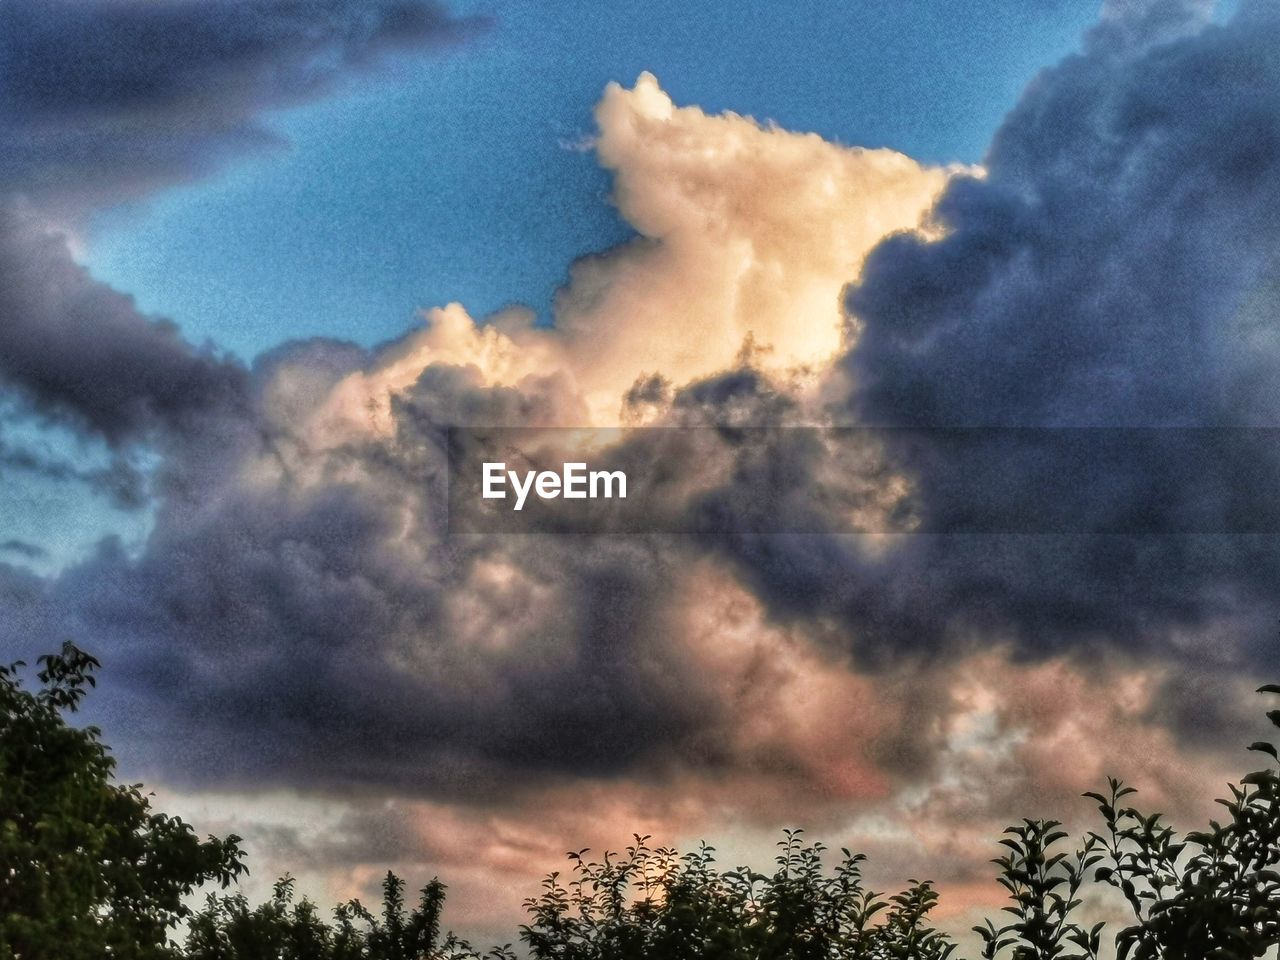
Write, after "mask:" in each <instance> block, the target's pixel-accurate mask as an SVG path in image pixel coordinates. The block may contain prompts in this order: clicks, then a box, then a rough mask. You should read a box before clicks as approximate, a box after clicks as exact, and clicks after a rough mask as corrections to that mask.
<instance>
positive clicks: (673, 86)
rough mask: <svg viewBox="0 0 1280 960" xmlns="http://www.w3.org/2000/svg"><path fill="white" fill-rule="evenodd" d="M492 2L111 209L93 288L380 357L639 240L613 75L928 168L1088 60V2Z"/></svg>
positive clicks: (207, 328) (240, 334) (186, 317)
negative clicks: (386, 344)
mask: <svg viewBox="0 0 1280 960" xmlns="http://www.w3.org/2000/svg"><path fill="white" fill-rule="evenodd" d="M959 9H960V8H957V7H956V6H955V5H953V4H947V3H938V2H924V0H869V2H860V3H849V4H835V3H819V2H814V0H805V2H797V3H787V4H774V3H760V2H756V3H745V4H741V3H732V4H730V3H714V4H713V3H698V4H686V3H677V2H671V0H660V2H654V3H647V4H631V5H625V6H624V5H603V4H599V3H592V2H584V0H565V2H557V3H554V4H552V3H535V2H531V0H513V2H507V3H503V2H498V3H485V2H480V0H468V2H466V3H459V4H454V5H453V6H452V7H451V10H453V11H455V12H457V13H460V14H464V13H476V14H488V15H490V16H492V17H493V26H492V29H491V30H489V31H488V32H487V33H486V34H483V35H480V36H478V37H476V38H475V39H474V40H472V41H471V42H470V43H468V44H464V45H463V46H461V47H457V48H452V49H449V50H447V51H445V52H443V53H442V54H440V55H437V56H434V57H426V58H414V59H412V60H411V61H409V62H406V63H403V64H400V65H399V66H398V67H396V68H395V74H396V75H395V76H394V77H392V78H390V82H388V78H387V77H385V76H378V77H372V78H369V79H367V80H365V81H363V82H361V83H359V84H358V85H357V86H355V87H353V88H350V89H348V91H347V93H346V94H345V95H343V96H341V97H339V98H337V99H330V100H325V101H322V102H320V103H318V104H315V105H311V106H307V107H304V108H301V109H294V110H290V111H286V112H280V113H277V114H276V115H274V117H273V118H272V120H271V122H270V123H271V126H272V127H273V128H274V129H275V130H276V131H278V132H279V134H280V135H281V137H282V138H283V139H284V140H285V141H287V145H283V146H282V147H281V148H280V149H278V150H268V151H265V152H262V153H259V154H257V155H255V156H252V157H250V158H247V159H241V160H240V161H239V162H237V163H235V164H234V165H233V166H231V167H230V168H228V169H226V170H225V171H224V172H222V173H221V174H220V175H219V176H217V177H215V178H213V179H211V180H207V181H203V182H199V183H196V184H194V185H184V186H181V187H177V188H172V189H170V190H169V191H168V192H166V193H164V194H161V195H159V196H154V197H151V198H149V199H148V200H147V201H145V203H144V204H142V205H138V206H133V207H126V208H123V209H116V210H114V211H111V212H108V213H106V214H104V215H101V216H100V217H99V219H98V222H97V224H96V228H95V229H94V230H93V231H92V234H91V236H90V242H89V243H88V245H87V248H86V250H85V251H84V253H83V256H84V258H85V260H86V262H87V263H88V264H89V266H90V267H91V269H92V270H93V271H94V273H95V274H96V275H97V276H99V277H101V278H102V279H104V280H106V281H108V282H110V283H111V284H112V285H113V286H115V287H117V288H119V289H122V290H127V291H129V292H131V293H132V294H133V295H135V296H136V297H137V299H138V302H139V304H140V306H141V307H142V308H143V309H144V310H146V311H148V312H153V313H160V314H164V315H167V316H170V317H172V318H173V319H175V320H177V321H178V322H179V323H180V324H181V325H182V327H183V329H184V330H185V331H186V332H187V334H188V336H190V337H192V338H193V339H195V340H197V341H201V340H204V339H206V338H208V339H211V340H213V341H215V342H216V343H218V344H219V345H220V346H222V347H225V348H227V349H230V350H233V351H235V352H236V353H238V354H239V355H241V356H242V357H245V358H249V357H251V356H253V355H254V354H256V353H257V352H258V351H260V350H262V349H264V348H267V347H270V346H273V345H275V344H276V343H279V342H280V341H282V340H285V339H291V338H299V337H308V336H315V335H327V336H335V337H342V338H346V339H352V340H355V341H358V342H360V343H362V344H371V343H375V342H378V341H381V340H385V339H387V338H390V337H393V336H396V335H398V334H399V333H401V332H402V331H403V330H404V329H405V328H406V327H408V326H409V325H411V324H412V323H413V322H414V320H413V313H414V311H415V310H416V309H418V308H420V307H426V306H432V305H437V304H443V303H446V302H450V301H454V300H458V301H461V302H462V303H464V304H465V305H466V306H467V307H468V309H469V310H470V311H471V312H472V313H473V314H474V315H484V314H486V313H489V312H491V311H493V310H495V309H497V308H499V307H501V306H503V305H504V304H507V303H510V302H521V303H527V304H530V305H532V306H533V307H535V308H536V309H537V310H538V311H539V312H540V314H541V315H542V316H543V317H544V318H545V317H546V315H547V314H548V312H549V308H550V303H551V297H552V295H553V292H554V290H555V289H556V287H557V286H559V285H560V284H561V283H563V282H564V280H565V279H566V271H567V267H568V264H569V263H570V261H571V260H572V259H573V258H574V257H577V256H579V255H581V254H584V253H588V252H591V251H595V250H601V249H604V248H607V247H608V246H611V245H613V244H615V243H617V242H618V241H620V240H622V239H624V238H625V237H627V236H628V229H627V226H626V225H625V224H623V223H621V222H620V221H619V220H618V218H617V217H616V215H615V214H614V212H613V210H612V208H611V207H610V206H609V205H608V203H607V195H608V190H609V182H608V177H607V175H606V174H605V173H604V172H603V171H601V170H600V169H599V168H598V166H597V165H596V163H595V159H594V157H593V156H592V155H591V154H590V153H585V152H578V151H574V150H571V149H566V146H565V145H566V144H569V143H573V142H575V141H577V140H579V139H580V138H582V137H583V136H585V135H588V134H589V133H590V132H591V131H592V129H593V125H592V119H591V110H592V107H593V106H594V104H595V102H596V100H597V98H598V97H599V95H600V92H601V91H602V89H603V88H604V86H605V84H606V83H608V82H609V81H612V80H616V81H619V82H622V83H624V84H627V85H630V84H631V83H632V82H633V81H634V80H635V78H636V76H637V75H638V74H639V73H640V72H641V71H643V70H649V71H651V72H653V73H655V74H656V75H657V76H658V78H659V80H660V81H661V82H662V84H663V86H664V88H665V89H667V90H668V91H669V92H670V93H671V94H672V96H673V97H674V99H675V100H676V102H677V103H692V104H698V105H700V106H702V107H703V108H705V109H706V110H708V111H710V112H719V111H722V110H733V111H736V112H739V113H744V114H750V115H752V116H755V117H757V118H760V119H771V120H774V121H776V122H777V123H778V124H780V125H781V126H783V127H785V128H788V129H795V130H806V131H814V132H817V133H820V134H821V135H822V136H824V137H825V138H827V139H831V140H836V141H839V142H843V143H847V144H856V145H862V146H888V147H893V148H895V149H898V150H901V151H903V152H905V153H907V154H909V155H911V156H913V157H915V158H917V159H920V160H924V161H929V162H950V161H962V162H974V161H978V160H980V159H981V157H982V154H983V151H984V149H985V147H986V145H987V143H988V141H989V139H990V136H991V133H992V131H993V130H994V128H995V127H996V125H997V124H998V123H999V121H1000V119H1001V117H1002V116H1003V114H1004V113H1005V112H1006V111H1007V110H1008V109H1009V108H1010V107H1011V106H1012V105H1013V103H1014V102H1015V101H1016V99H1017V96H1018V94H1019V92H1020V91H1021V90H1022V89H1023V88H1024V87H1025V85H1026V83H1027V81H1028V80H1029V79H1030V78H1031V77H1033V76H1034V75H1035V73H1036V72H1037V71H1038V70H1039V69H1040V68H1041V67H1043V66H1045V65H1048V64H1051V63H1053V62H1055V61H1056V60H1058V59H1060V58H1061V57H1062V56H1063V55H1064V54H1065V53H1067V52H1069V51H1071V50H1073V49H1075V48H1076V47H1077V46H1078V43H1079V38H1080V35H1081V33H1082V32H1083V31H1084V30H1085V29H1086V28H1087V27H1088V25H1089V24H1090V23H1091V22H1093V21H1094V19H1095V18H1096V16H1097V9H1098V4H1097V3H1096V0H1032V2H1026V0H981V2H975V3H971V4H967V5H965V6H964V7H963V15H960V14H959V13H958V12H957V11H958V10H959Z"/></svg>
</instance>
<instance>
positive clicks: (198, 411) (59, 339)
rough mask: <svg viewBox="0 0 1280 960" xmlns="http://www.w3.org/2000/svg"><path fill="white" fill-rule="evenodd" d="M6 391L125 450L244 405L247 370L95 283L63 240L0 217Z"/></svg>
mask: <svg viewBox="0 0 1280 960" xmlns="http://www.w3.org/2000/svg"><path fill="white" fill-rule="evenodd" d="M0 383H4V384H7V385H9V386H10V387H14V388H17V389H18V390H19V391H20V393H21V395H22V396H23V397H24V398H25V399H27V400H28V401H29V402H30V403H31V404H32V405H33V406H34V408H35V409H36V410H38V411H40V412H41V413H44V414H47V415H50V416H54V417H58V418H63V419H65V420H67V421H68V422H69V423H71V424H72V425H74V426H78V427H84V428H87V429H91V430H93V431H95V432H97V433H100V434H101V435H102V436H103V437H105V438H106V439H107V440H108V441H110V442H112V443H119V442H121V441H124V440H127V439H136V438H137V437H138V435H139V434H145V433H146V432H148V431H150V430H154V429H159V428H170V429H182V428H184V426H189V425H190V421H192V420H193V419H198V418H203V417H206V416H209V415H212V414H215V413H216V412H217V411H219V410H225V409H226V408H228V407H231V406H234V405H235V404H237V403H238V402H239V397H240V394H241V392H242V390H243V385H244V371H243V369H242V368H241V367H240V366H239V365H238V364H236V363H235V362H234V361H231V360H227V359H225V358H223V357H220V356H219V355H218V354H217V353H216V352H214V351H213V350H212V349H211V348H197V347H194V346H192V345H191V344H190V343H188V342H187V341H186V340H184V339H183V338H182V335H181V334H180V333H179V331H178V329H177V327H176V326H174V325H173V324H172V323H168V322H166V321H163V320H152V319H149V318H147V317H144V316H142V315H141V314H139V313H138V311H137V309H136V307H135V306H134V303H133V300H132V299H131V298H130V297H128V296H126V295H124V294H122V293H119V292H117V291H115V290H113V289H112V288H111V287H109V286H107V285H105V284H103V283H100V282H98V281H96V280H94V279H93V278H92V277H90V276H89V274H88V271H87V270H85V269H84V268H83V267H81V266H80V265H79V264H77V263H75V262H74V261H73V260H72V258H71V254H70V251H68V249H67V246H66V243H65V241H64V240H63V239H62V238H61V237H58V236H56V235H53V234H50V233H47V232H45V231H44V230H42V229H40V228H39V227H37V226H35V225H34V224H32V223H31V222H30V220H29V219H27V218H25V217H22V216H19V215H14V214H9V215H6V214H5V212H4V211H3V210H0Z"/></svg>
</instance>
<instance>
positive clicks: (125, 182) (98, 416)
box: [0, 0, 481, 445]
mask: <svg viewBox="0 0 1280 960" xmlns="http://www.w3.org/2000/svg"><path fill="white" fill-rule="evenodd" d="M480 25H481V24H480V23H479V21H471V20H455V19H452V18H450V17H449V16H448V15H447V14H446V13H445V12H444V11H443V10H442V9H441V8H440V7H438V6H436V5H435V4H433V3H429V2H422V0H375V2H355V0H214V2H197V0H9V2H5V3H4V4H0V385H3V386H8V387H9V388H11V389H15V390H16V391H17V392H18V393H19V395H20V396H22V397H23V398H24V399H25V400H26V401H28V402H29V403H30V404H31V405H32V406H33V407H34V408H35V409H36V410H37V411H38V412H40V413H43V414H46V415H50V416H54V417H58V418H62V419H65V420H66V421H67V422H69V423H71V424H73V425H75V426H77V427H81V428H85V429H87V430H91V431H95V432H97V433H99V434H101V435H102V436H103V437H105V438H106V439H107V440H108V441H109V442H111V443H113V444H117V445H118V444H120V443H122V442H125V441H130V440H136V439H139V438H141V437H144V436H147V435H154V432H155V431H156V430H157V429H166V430H177V431H189V430H191V429H192V423H191V422H190V421H191V420H192V418H198V417H207V416H221V415H222V414H223V413H225V412H226V409H227V408H228V407H229V406H230V407H234V406H235V405H237V404H238V403H239V402H240V400H241V398H240V396H239V394H240V393H241V392H242V390H243V380H244V371H243V370H242V369H240V367H239V366H238V365H237V364H236V363H234V362H232V361H229V360H227V359H226V358H223V357H221V356H219V355H218V354H217V353H216V351H214V350H213V349H211V348H207V347H197V346H193V345H192V344H190V343H188V342H187V341H186V340H184V339H183V338H182V335H181V334H180V332H179V331H178V329H177V327H176V326H174V325H173V324H172V323H169V322H167V321H163V320H155V319H153V318H149V317H145V316H143V315H141V314H140V313H139V312H138V310H137V309H136V307H135V305H134V303H133V301H132V299H131V298H129V297H128V296H126V295H124V294H121V293H119V292H117V291H115V290H113V289H111V288H110V287H108V286H106V285H105V284H102V283H99V282H97V281H95V280H93V279H92V278H91V277H90V276H89V275H88V273H87V272H86V271H85V270H84V269H83V268H81V267H80V266H78V265H77V264H76V263H75V262H74V260H73V259H72V256H71V253H70V251H69V250H68V248H67V243H66V241H65V239H64V238H63V237H62V236H61V235H60V234H59V233H58V232H57V228H56V227H54V226H51V225H52V224H57V225H60V226H62V227H67V226H72V227H74V226H75V225H77V224H78V223H79V222H80V221H81V220H82V219H83V218H84V217H85V216H86V215H87V214H88V213H89V212H91V211H92V210H93V209H96V208H99V207H102V206H108V205H111V204H113V203H118V202H120V201H123V200H128V199H131V198H135V197H138V196H140V195H143V194H145V193H147V192H149V191H151V190H154V189H156V188H157V187H160V186H163V185H165V184H169V183H173V182H177V181H182V180H187V179H190V178H193V177H197V176H200V175H203V174H207V173H209V172H210V171H211V170H213V169H215V168H216V167H218V166H219V165H221V164H222V163H223V162H225V161H226V160H227V159H228V158H229V157H230V156H232V155H234V154H236V153H238V152H241V151H242V150H244V149H246V148H248V147H252V146H258V145H261V144H263V143H265V142H269V141H271V140H272V139H273V135H272V134H270V133H269V132H268V131H267V129H266V128H265V127H263V126H262V123H261V113H262V111H264V110H266V109H268V108H271V107H276V106H283V105H287V104H290V103H297V102H300V101H302V100H305V99H308V98H311V97H315V96H318V95H320V94H323V93H325V92H326V91H328V90H330V89H331V88H332V87H333V85H334V84H335V82H336V81H338V80H339V79H341V78H342V77H343V76H345V75H349V74H351V73H352V72H354V71H359V70H362V69H364V68H366V67H368V66H370V65H372V64H374V63H376V62H378V61H379V60H381V59H384V58H385V55H387V54H389V53H392V52H394V51H396V50H402V49H408V48H413V47H421V46H424V45H431V44H437V43H444V42H450V41H453V40H456V39H458V38H460V37H462V36H464V35H465V34H467V33H469V32H471V31H472V30H474V29H475V28H477V27H479V26H480Z"/></svg>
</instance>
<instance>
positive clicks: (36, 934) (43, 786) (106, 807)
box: [0, 644, 244, 960]
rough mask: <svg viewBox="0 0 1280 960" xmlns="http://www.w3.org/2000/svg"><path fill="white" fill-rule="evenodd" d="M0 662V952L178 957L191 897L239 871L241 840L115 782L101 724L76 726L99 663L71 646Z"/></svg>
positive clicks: (36, 956)
mask: <svg viewBox="0 0 1280 960" xmlns="http://www.w3.org/2000/svg"><path fill="white" fill-rule="evenodd" d="M22 666H23V665H22V664H20V663H19V664H13V665H10V666H7V667H0V960H43V958H46V957H48V958H53V957H57V958H60V960H101V958H102V957H121V958H130V960H132V958H140V960H151V958H168V957H171V956H173V955H174V954H173V951H172V949H171V945H170V943H169V933H170V931H171V930H172V929H173V927H174V925H175V924H176V923H177V922H178V921H179V920H180V919H181V918H182V917H184V916H185V915H186V914H187V913H188V909H187V908H186V907H185V906H184V904H183V897H185V896H186V895H188V894H190V893H191V892H192V891H193V890H194V889H195V888H196V887H198V886H200V885H201V884H203V883H205V882H207V881H216V882H219V883H221V884H223V885H224V886H225V885H227V884H229V883H230V882H232V881H233V880H234V879H235V878H236V877H238V876H239V875H240V873H241V872H242V871H243V869H244V867H243V864H242V863H241V857H240V849H239V847H238V846H237V843H238V841H239V838H238V837H234V836H232V837H228V838H226V839H225V840H218V839H214V838H212V837H211V838H209V839H208V840H204V841H202V840H200V839H199V838H198V837H197V836H196V835H195V833H194V832H193V831H192V829H191V827H189V826H188V825H187V824H186V823H184V822H182V821H181V820H180V819H178V818H176V817H169V816H167V815H165V814H163V813H156V812H153V811H152V810H151V806H150V802H149V801H148V799H147V797H145V796H144V795H143V794H142V793H141V790H140V788H139V787H138V786H123V785H119V784H116V783H114V782H113V779H112V777H113V772H114V769H115V761H114V760H113V759H112V757H111V756H110V755H109V753H108V752H107V749H106V747H105V746H103V744H102V742H101V741H100V740H99V732H98V730H97V729H95V728H93V727H89V728H85V729H79V728H77V727H74V726H71V725H70V724H69V723H67V720H66V715H67V714H70V713H72V712H74V711H75V709H76V707H77V706H78V705H79V703H80V700H81V698H83V697H84V695H85V693H86V692H87V689H88V688H89V687H92V686H93V685H94V677H93V671H94V670H95V669H96V668H97V667H98V662H97V661H96V660H94V659H93V658H92V657H90V656H88V655H87V654H85V653H84V652H82V651H80V650H78V649H76V647H74V646H73V645H71V644H66V645H65V646H64V647H63V648H62V652H61V653H58V654H54V655H50V656H44V657H41V658H40V661H39V672H38V674H37V677H38V680H39V682H40V684H41V687H40V689H38V690H36V691H35V692H31V691H28V690H26V689H24V688H23V685H22V682H21V678H20V672H21V667H22Z"/></svg>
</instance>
